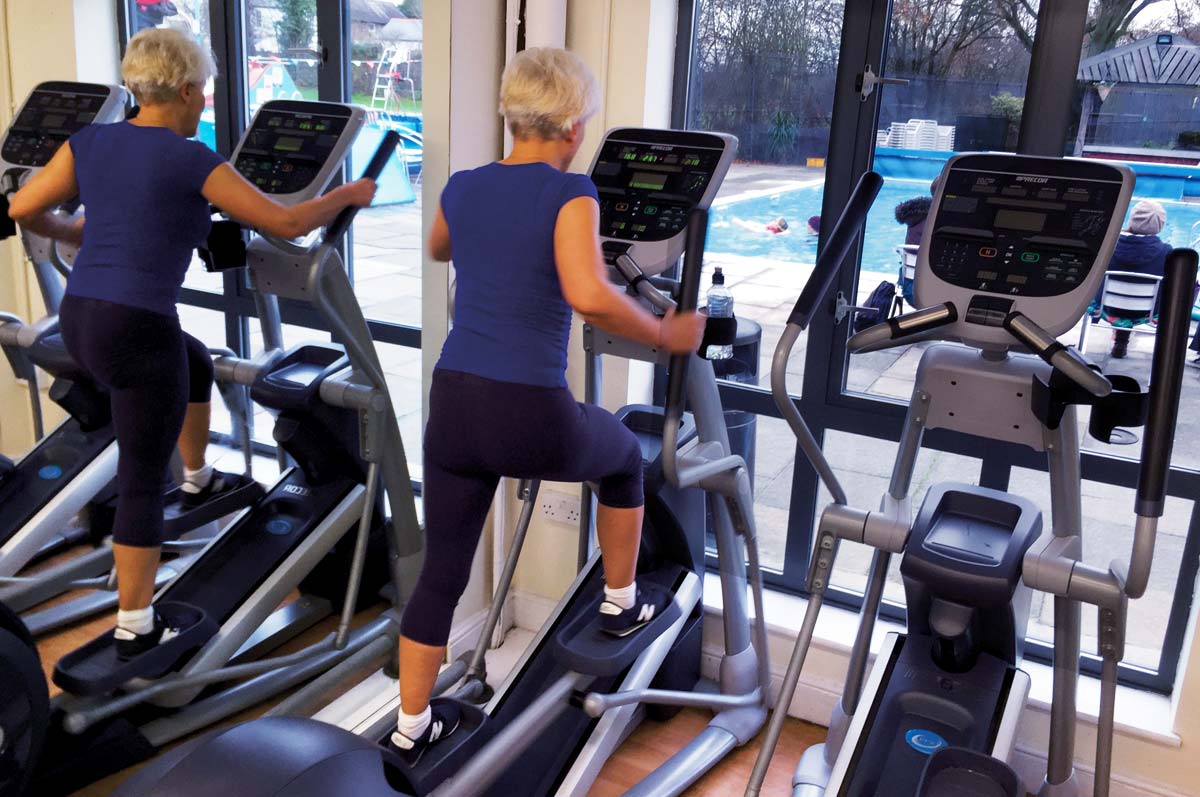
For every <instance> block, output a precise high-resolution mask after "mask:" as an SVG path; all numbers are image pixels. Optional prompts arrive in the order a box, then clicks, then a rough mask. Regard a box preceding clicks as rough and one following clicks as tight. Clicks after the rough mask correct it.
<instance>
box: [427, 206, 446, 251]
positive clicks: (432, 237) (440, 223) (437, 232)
mask: <svg viewBox="0 0 1200 797" xmlns="http://www.w3.org/2000/svg"><path fill="white" fill-rule="evenodd" d="M429 256H430V257H432V258H433V259H434V260H437V261H439V262H442V263H449V262H450V226H449V225H448V224H446V217H445V216H443V215H442V208H441V205H438V209H437V215H436V216H434V217H433V229H432V230H430V231H429Z"/></svg>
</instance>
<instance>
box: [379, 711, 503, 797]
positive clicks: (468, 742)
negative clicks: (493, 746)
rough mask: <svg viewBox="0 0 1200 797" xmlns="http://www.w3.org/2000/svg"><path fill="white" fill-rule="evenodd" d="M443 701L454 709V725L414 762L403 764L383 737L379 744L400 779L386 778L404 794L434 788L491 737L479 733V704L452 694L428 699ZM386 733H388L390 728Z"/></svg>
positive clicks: (483, 718) (481, 718)
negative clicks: (449, 732) (457, 717)
mask: <svg viewBox="0 0 1200 797" xmlns="http://www.w3.org/2000/svg"><path fill="white" fill-rule="evenodd" d="M445 703H453V704H454V706H455V708H456V709H457V710H458V712H459V723H458V728H457V730H455V731H454V733H452V734H450V735H449V736H447V737H446V738H445V739H443V740H441V741H439V742H434V743H433V744H432V745H430V746H429V749H427V750H426V751H425V753H424V754H423V755H422V756H421V758H420V760H419V761H417V763H416V764H415V765H411V766H410V765H408V764H406V763H405V762H404V760H403V759H402V758H401V757H400V756H399V755H397V754H396V753H395V748H393V747H392V746H391V744H390V743H389V742H388V740H387V738H385V739H384V740H383V747H385V748H387V750H388V753H389V755H388V757H387V762H388V764H389V765H390V766H392V767H393V768H394V769H395V770H396V771H397V772H398V773H399V774H400V776H401V778H399V780H402V781H403V782H400V783H397V782H396V781H397V780H398V778H396V777H395V775H393V776H391V777H389V778H388V780H389V781H390V782H391V783H392V785H393V787H395V788H399V790H400V791H401V792H403V793H405V794H408V793H411V794H413V795H417V796H418V797H419V795H423V794H428V793H429V792H431V791H433V790H434V789H436V788H437V787H438V784H440V783H441V782H442V781H444V780H445V779H446V778H448V777H450V776H451V775H453V774H454V773H455V772H457V771H458V770H460V769H462V767H463V765H464V764H466V762H467V760H468V759H470V758H471V756H473V755H475V753H476V752H477V751H478V750H479V748H481V747H483V745H484V744H485V743H486V742H487V740H488V737H490V736H491V734H488V733H484V732H483V728H484V724H485V723H486V722H487V714H485V713H484V712H483V708H482V707H480V706H476V705H473V704H471V703H466V702H464V701H462V700H456V699H455V698H452V697H436V698H434V699H433V700H431V701H429V705H430V706H431V707H436V706H437V705H438V704H445ZM388 736H389V737H390V736H391V731H390V730H389V731H388Z"/></svg>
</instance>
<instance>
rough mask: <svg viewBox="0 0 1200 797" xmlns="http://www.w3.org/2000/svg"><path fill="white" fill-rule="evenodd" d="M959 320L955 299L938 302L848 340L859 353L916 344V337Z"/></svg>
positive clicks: (848, 347)
mask: <svg viewBox="0 0 1200 797" xmlns="http://www.w3.org/2000/svg"><path fill="white" fill-rule="evenodd" d="M957 320H958V309H957V308H956V307H955V306H954V304H953V302H943V303H941V304H935V305H934V306H933V307H926V308H925V309H923V310H917V311H916V312H913V313H905V314H904V315H900V316H896V317H895V318H889V319H888V320H887V321H884V322H883V323H881V324H875V325H874V326H871V327H868V328H867V329H864V330H863V331H862V332H856V333H854V334H853V335H851V336H850V340H848V341H846V348H847V349H849V350H850V352H851V353H853V354H858V353H860V352H868V351H878V350H880V349H886V348H889V347H890V346H900V345H904V344H908V343H912V342H913V341H912V339H913V338H915V337H918V336H921V335H926V334H928V333H930V332H932V331H934V330H935V329H938V328H940V327H944V326H946V325H948V324H953V323H954V322H955V321H957Z"/></svg>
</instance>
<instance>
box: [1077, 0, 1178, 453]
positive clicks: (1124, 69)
mask: <svg viewBox="0 0 1200 797" xmlns="http://www.w3.org/2000/svg"><path fill="white" fill-rule="evenodd" d="M1109 5H1111V4H1099V3H1096V2H1093V3H1092V8H1091V15H1092V18H1093V20H1095V21H1104V20H1107V19H1108V17H1110V16H1113V14H1114V9H1110V8H1109V7H1108V6H1109ZM1188 13H1189V12H1187V11H1186V10H1185V11H1182V12H1180V14H1179V15H1177V14H1176V10H1175V9H1174V7H1172V8H1170V9H1167V8H1159V7H1157V6H1156V5H1154V4H1151V5H1150V6H1149V7H1144V8H1143V7H1141V6H1139V10H1138V11H1137V12H1134V13H1132V14H1129V13H1126V14H1125V15H1124V16H1122V17H1119V18H1117V20H1116V21H1118V22H1120V23H1121V24H1120V25H1118V26H1115V27H1114V26H1110V25H1098V26H1095V27H1093V26H1092V25H1089V27H1088V32H1087V33H1086V34H1085V36H1086V38H1085V40H1084V42H1083V60H1082V61H1081V63H1080V72H1079V78H1080V79H1079V80H1078V81H1077V83H1076V90H1075V103H1074V108H1075V110H1076V111H1077V116H1076V117H1075V119H1076V123H1075V125H1074V126H1073V129H1072V130H1071V132H1070V134H1069V135H1068V137H1067V140H1066V141H1065V142H1064V146H1063V152H1064V154H1066V155H1076V156H1082V157H1086V158H1098V159H1102V160H1114V161H1121V162H1123V163H1125V164H1127V165H1128V166H1129V167H1130V168H1132V169H1133V170H1134V172H1135V173H1136V174H1137V183H1136V185H1135V186H1134V193H1133V202H1134V207H1135V208H1137V207H1138V203H1139V202H1143V201H1148V202H1153V203H1156V204H1157V208H1155V207H1153V206H1150V205H1143V206H1142V207H1143V208H1145V209H1147V210H1149V211H1150V213H1149V214H1148V215H1146V214H1143V213H1139V214H1138V218H1137V220H1135V219H1134V218H1133V213H1132V210H1131V213H1130V216H1129V217H1127V219H1126V225H1125V228H1124V231H1123V233H1122V235H1121V239H1120V240H1119V241H1118V244H1117V249H1116V251H1115V252H1114V253H1113V259H1112V261H1111V262H1110V263H1109V266H1108V268H1109V270H1110V271H1134V272H1138V273H1146V274H1151V275H1158V274H1161V273H1162V258H1163V256H1164V255H1165V254H1166V252H1167V251H1168V250H1169V249H1170V248H1171V247H1175V246H1190V247H1196V246H1197V245H1200V205H1196V204H1195V199H1196V197H1195V196H1194V195H1193V194H1194V193H1195V186H1194V184H1195V183H1196V178H1197V176H1198V175H1200V87H1197V86H1196V85H1195V81H1194V78H1193V77H1192V76H1191V72H1192V71H1194V68H1195V67H1196V65H1197V64H1200V60H1198V59H1197V58H1196V55H1195V53H1196V50H1195V45H1194V44H1193V43H1192V42H1193V40H1194V38H1195V37H1194V33H1193V34H1192V35H1189V30H1190V31H1194V30H1195V27H1194V24H1193V22H1192V21H1191V19H1189V17H1188ZM1192 16H1193V17H1194V16H1195V15H1194V13H1193V14H1192ZM1102 18H1103V19H1102ZM1118 48H1120V49H1121V52H1115V51H1116V50H1117V49H1118ZM1122 53H1124V54H1122ZM1159 227H1161V229H1158V228H1159ZM1093 310H1094V311H1095V312H1094V313H1093V314H1092V315H1091V316H1089V317H1085V318H1084V319H1081V321H1080V323H1079V324H1078V325H1077V326H1076V328H1075V329H1073V330H1071V331H1070V332H1068V333H1066V334H1064V335H1063V336H1062V337H1061V338H1060V339H1061V340H1062V341H1063V342H1064V343H1069V344H1071V345H1074V346H1076V347H1080V348H1083V349H1086V351H1087V355H1088V358H1089V359H1091V360H1092V361H1093V362H1095V363H1096V364H1098V365H1100V366H1102V367H1103V368H1104V370H1105V371H1106V372H1108V373H1117V374H1125V375H1128V376H1132V377H1134V378H1136V379H1137V380H1138V381H1139V382H1141V383H1142V384H1143V385H1145V384H1146V383H1147V382H1148V381H1149V376H1150V361H1151V353H1152V351H1153V348H1154V340H1155V337H1154V333H1155V331H1156V327H1155V325H1154V320H1155V319H1154V316H1153V311H1152V310H1151V311H1149V312H1144V311H1140V310H1135V311H1130V310H1125V309H1121V308H1118V307H1114V306H1113V305H1112V304H1109V303H1107V302H1105V301H1100V302H1096V303H1094V305H1093ZM1192 316H1193V325H1192V340H1193V347H1194V349H1195V350H1193V351H1191V352H1189V354H1188V357H1189V359H1191V360H1195V359H1196V358H1197V356H1198V354H1200V333H1197V332H1196V319H1200V306H1196V307H1195V308H1194V309H1193V311H1192ZM1119 355H1124V356H1119ZM1197 375H1198V374H1197V371H1196V370H1191V371H1190V373H1189V374H1188V375H1187V378H1185V379H1184V382H1183V397H1182V401H1183V407H1182V408H1181V411H1180V414H1179V426H1178V429H1177V432H1176V437H1175V439H1176V441H1177V443H1176V446H1175V449H1174V452H1173V455H1172V462H1173V464H1175V465H1177V466H1181V467H1185V468H1200V447H1197V446H1195V445H1191V444H1189V443H1190V442H1191V441H1194V440H1196V439H1198V436H1200V412H1197V411H1196V408H1197V407H1200V379H1197V378H1196V377H1197ZM1083 445H1084V448H1086V449H1087V450H1090V451H1103V452H1105V453H1108V454H1112V455H1114V456H1127V457H1136V456H1137V454H1138V451H1137V448H1136V446H1135V447H1128V446H1110V445H1104V444H1102V443H1099V442H1097V441H1095V440H1093V439H1092V438H1090V437H1089V438H1086V439H1085V441H1084V444H1083Z"/></svg>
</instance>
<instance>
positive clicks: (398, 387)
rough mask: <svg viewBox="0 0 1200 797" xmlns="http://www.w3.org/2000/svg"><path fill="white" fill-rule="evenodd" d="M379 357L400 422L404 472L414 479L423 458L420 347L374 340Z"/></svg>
mask: <svg viewBox="0 0 1200 797" xmlns="http://www.w3.org/2000/svg"><path fill="white" fill-rule="evenodd" d="M375 348H376V350H378V352H379V360H380V363H381V364H382V365H383V372H384V376H385V378H386V379H387V385H388V392H389V393H391V396H392V408H393V409H394V410H395V411H396V422H397V423H398V424H399V425H400V437H401V439H402V440H403V441H404V455H405V456H406V457H407V458H408V475H409V476H410V477H411V478H413V479H416V480H418V481H419V480H420V479H421V476H422V473H423V471H422V467H421V463H422V462H423V461H424V458H423V456H422V454H423V450H422V448H421V439H422V425H421V401H422V396H423V395H424V393H423V392H422V390H421V350H420V349H414V348H410V347H408V346H394V345H392V344H389V343H376V344H375Z"/></svg>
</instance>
